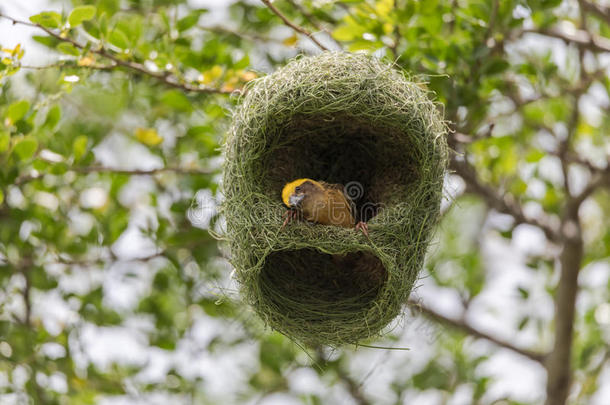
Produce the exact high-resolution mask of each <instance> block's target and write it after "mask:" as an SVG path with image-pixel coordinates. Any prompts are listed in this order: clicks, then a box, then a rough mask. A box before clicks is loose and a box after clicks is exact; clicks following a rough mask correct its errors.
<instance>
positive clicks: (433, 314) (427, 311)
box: [407, 299, 545, 363]
mask: <svg viewBox="0 0 610 405" xmlns="http://www.w3.org/2000/svg"><path fill="white" fill-rule="evenodd" d="M407 304H408V305H409V306H411V307H414V308H415V310H416V311H420V312H421V313H422V314H423V315H424V316H426V317H428V318H430V319H432V320H434V321H436V322H439V323H442V324H444V325H447V326H451V327H452V328H455V329H458V330H461V331H462V332H465V333H467V334H469V335H472V336H474V337H476V338H478V339H485V340H487V341H489V342H491V343H493V344H495V345H497V346H500V347H503V348H505V349H508V350H511V351H513V352H515V353H517V354H520V355H521V356H524V357H527V358H528V359H530V360H534V361H536V362H538V363H542V362H543V361H544V359H545V354H543V353H539V352H535V351H532V350H528V349H522V348H519V347H517V346H515V345H514V344H512V343H510V342H508V341H506V340H503V339H500V338H497V337H495V336H492V335H489V334H487V333H485V332H483V331H480V330H478V329H476V328H474V327H473V326H471V325H469V324H468V323H466V322H465V321H464V320H463V319H454V318H450V317H448V316H445V315H443V314H441V313H440V312H437V311H435V310H433V309H432V308H428V307H426V306H424V305H422V304H421V302H420V301H419V300H418V301H416V300H414V299H409V301H408V303H407Z"/></svg>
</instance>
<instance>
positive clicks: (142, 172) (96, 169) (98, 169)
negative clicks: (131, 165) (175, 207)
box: [70, 166, 215, 176]
mask: <svg viewBox="0 0 610 405" xmlns="http://www.w3.org/2000/svg"><path fill="white" fill-rule="evenodd" d="M70 170H74V171H75V172H78V173H116V174H128V175H136V176H138V175H139V176H151V175H154V174H158V173H163V172H174V173H179V174H189V175H208V174H213V173H215V172H214V171H211V170H206V169H196V168H193V169H189V168H185V167H176V166H170V167H159V168H156V169H119V168H113V167H106V166H82V167H71V168H70Z"/></svg>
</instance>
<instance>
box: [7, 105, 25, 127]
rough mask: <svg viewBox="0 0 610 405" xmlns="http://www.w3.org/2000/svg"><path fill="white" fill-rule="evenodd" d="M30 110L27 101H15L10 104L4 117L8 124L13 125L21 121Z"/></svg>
mask: <svg viewBox="0 0 610 405" xmlns="http://www.w3.org/2000/svg"><path fill="white" fill-rule="evenodd" d="M29 109H30V102H29V101H27V100H20V101H16V102H14V103H13V104H11V105H10V106H9V107H8V109H7V110H6V114H5V117H6V118H7V119H8V120H9V121H10V124H11V125H12V124H14V123H16V122H17V121H19V120H20V119H22V118H23V117H24V116H25V114H27V112H28V110H29Z"/></svg>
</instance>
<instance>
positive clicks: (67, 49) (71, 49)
mask: <svg viewBox="0 0 610 405" xmlns="http://www.w3.org/2000/svg"><path fill="white" fill-rule="evenodd" d="M57 50H58V51H60V52H61V53H65V54H66V55H72V56H78V55H80V51H79V50H78V48H77V47H75V46H74V45H72V44H71V43H68V42H61V43H60V44H59V45H57Z"/></svg>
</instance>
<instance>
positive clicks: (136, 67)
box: [0, 13, 232, 94]
mask: <svg viewBox="0 0 610 405" xmlns="http://www.w3.org/2000/svg"><path fill="white" fill-rule="evenodd" d="M0 18H5V19H7V20H9V21H11V22H12V23H13V24H20V25H25V26H28V27H35V28H38V29H41V30H43V31H44V32H46V33H47V34H49V35H50V36H51V37H53V38H55V39H57V40H58V41H61V42H66V43H69V44H72V45H73V46H74V47H76V48H78V49H81V50H84V49H85V45H82V44H80V43H79V42H77V41H76V40H74V39H72V38H70V37H64V36H62V35H61V34H59V33H57V32H55V31H53V30H51V29H49V28H46V27H43V26H42V25H40V24H34V23H31V22H27V21H21V20H17V19H15V18H12V17H10V16H7V15H4V14H2V13H0ZM99 45H100V47H99V48H97V49H94V48H91V49H89V52H92V53H94V54H96V55H100V56H102V57H104V58H106V59H108V60H111V61H112V62H114V63H115V64H116V65H117V66H121V67H124V68H126V69H128V70H131V71H134V72H137V73H140V74H143V75H145V76H149V77H151V78H153V79H155V80H158V81H160V82H162V83H163V84H165V85H167V86H170V87H174V88H178V89H181V90H184V91H187V92H192V93H209V94H231V93H232V91H227V90H222V89H217V88H213V87H208V86H203V85H193V84H190V83H184V82H181V81H179V79H178V78H177V77H175V76H172V75H171V74H170V73H169V72H152V71H150V70H148V69H146V68H145V67H144V65H142V64H140V63H138V62H133V61H127V60H123V59H120V58H118V57H117V56H115V55H114V54H112V53H110V52H109V51H108V50H106V49H105V48H104V47H103V46H102V44H99Z"/></svg>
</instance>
